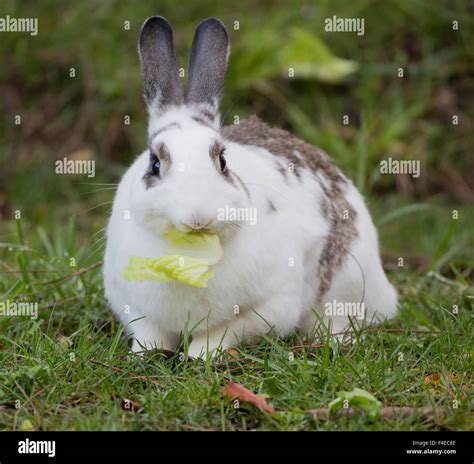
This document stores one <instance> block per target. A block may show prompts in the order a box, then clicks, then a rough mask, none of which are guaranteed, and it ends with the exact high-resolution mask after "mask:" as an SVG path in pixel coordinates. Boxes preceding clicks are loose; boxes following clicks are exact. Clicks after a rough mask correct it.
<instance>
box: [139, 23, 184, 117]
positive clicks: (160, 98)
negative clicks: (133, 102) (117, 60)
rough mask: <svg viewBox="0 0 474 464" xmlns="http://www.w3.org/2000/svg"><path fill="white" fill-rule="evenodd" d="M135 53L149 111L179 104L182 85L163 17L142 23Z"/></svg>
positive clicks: (170, 38)
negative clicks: (137, 55) (137, 57)
mask: <svg viewBox="0 0 474 464" xmlns="http://www.w3.org/2000/svg"><path fill="white" fill-rule="evenodd" d="M138 54H139V55H140V63H141V68H142V76H143V82H144V86H145V96H146V100H147V103H148V107H149V109H150V110H156V109H160V108H163V107H165V106H170V105H180V104H182V103H183V101H184V97H183V86H182V83H181V79H180V77H179V65H178V59H177V58H176V53H175V50H174V46H173V31H172V29H171V25H170V23H169V22H168V21H167V20H166V19H165V18H163V17H161V16H152V17H151V18H148V19H147V20H146V21H145V22H144V23H143V26H142V29H141V31H140V39H139V42H138Z"/></svg>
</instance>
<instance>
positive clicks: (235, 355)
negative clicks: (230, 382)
mask: <svg viewBox="0 0 474 464" xmlns="http://www.w3.org/2000/svg"><path fill="white" fill-rule="evenodd" d="M227 354H228V355H229V358H230V359H233V360H237V359H239V358H240V353H239V352H238V350H236V349H235V348H230V349H228V350H227Z"/></svg>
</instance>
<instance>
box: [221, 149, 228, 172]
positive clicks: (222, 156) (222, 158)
mask: <svg viewBox="0 0 474 464" xmlns="http://www.w3.org/2000/svg"><path fill="white" fill-rule="evenodd" d="M219 165H220V167H221V172H224V171H225V168H226V167H227V162H226V160H225V158H224V154H223V153H221V154H220V155H219Z"/></svg>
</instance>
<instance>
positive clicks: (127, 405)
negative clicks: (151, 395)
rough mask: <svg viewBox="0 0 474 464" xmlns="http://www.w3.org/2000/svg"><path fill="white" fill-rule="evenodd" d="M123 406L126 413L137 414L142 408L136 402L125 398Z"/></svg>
mask: <svg viewBox="0 0 474 464" xmlns="http://www.w3.org/2000/svg"><path fill="white" fill-rule="evenodd" d="M121 405H122V409H123V410H125V411H133V412H137V411H139V410H140V409H141V406H140V405H139V404H138V403H137V402H136V401H132V400H129V399H128V398H123V399H122V403H121Z"/></svg>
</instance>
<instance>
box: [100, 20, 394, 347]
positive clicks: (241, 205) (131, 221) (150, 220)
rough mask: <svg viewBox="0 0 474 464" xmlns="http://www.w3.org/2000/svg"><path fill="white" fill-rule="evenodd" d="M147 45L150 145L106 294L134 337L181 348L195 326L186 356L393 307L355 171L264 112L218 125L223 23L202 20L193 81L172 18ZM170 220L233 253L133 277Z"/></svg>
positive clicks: (125, 182) (154, 25) (114, 225)
mask: <svg viewBox="0 0 474 464" xmlns="http://www.w3.org/2000/svg"><path fill="white" fill-rule="evenodd" d="M139 55H140V61H141V68H142V75H143V79H144V86H145V94H146V101H147V104H148V109H149V115H150V120H149V130H148V149H147V150H146V151H145V152H143V153H142V154H141V155H140V156H138V158H137V159H136V160H135V162H134V163H133V164H132V166H131V167H130V168H129V169H128V171H127V172H126V174H125V175H124V177H123V178H122V180H121V182H120V185H119V187H118V190H117V193H116V197H115V201H114V205H113V210H112V215H111V218H110V222H109V224H108V228H107V248H106V252H105V260H104V284H105V294H106V297H107V299H108V301H109V303H110V306H111V307H112V310H113V311H114V313H115V314H116V315H117V316H118V317H119V318H120V320H121V321H122V322H123V323H124V324H125V325H126V326H127V329H128V330H129V331H130V332H131V333H132V334H133V338H134V343H133V346H132V349H133V350H134V351H142V350H143V349H151V348H154V347H158V348H164V349H168V350H175V349H177V347H178V344H179V340H180V334H181V333H183V332H184V331H185V330H188V331H191V329H193V330H192V339H191V342H190V344H189V355H190V356H202V355H204V354H205V353H206V352H209V353H210V354H211V355H213V354H215V353H216V348H218V347H219V346H220V347H221V348H223V349H225V348H228V347H230V346H232V345H235V344H236V343H238V342H239V341H240V340H249V339H254V338H258V336H261V335H262V334H265V333H267V332H269V331H270V330H272V331H273V333H276V334H278V335H279V336H285V335H287V334H290V333H292V332H294V331H296V330H302V331H304V332H310V331H311V330H312V329H313V328H314V325H315V323H316V322H317V321H318V318H319V317H316V314H318V315H319V316H320V317H321V318H322V319H323V320H324V321H326V322H328V323H329V322H330V324H331V330H332V333H337V332H340V331H341V330H343V329H345V328H346V327H348V325H349V319H348V316H354V320H355V321H356V322H365V323H371V322H374V321H377V320H383V319H385V318H387V317H392V316H394V315H395V313H396V306H397V295H396V292H395V289H394V287H393V286H392V285H391V284H390V283H389V281H388V280H387V277H386V276H385V274H384V271H383V269H382V265H381V262H380V257H379V250H378V240H377V232H376V230H375V227H374V225H373V223H372V220H371V218H370V215H369V212H368V210H367V207H366V205H365V203H364V200H363V199H362V197H361V195H360V194H359V192H358V191H357V189H356V188H355V187H354V185H353V184H352V182H351V181H350V180H348V179H347V178H346V177H345V176H344V175H343V174H342V173H341V172H340V171H339V170H338V169H337V168H336V167H335V166H334V165H333V164H332V162H331V161H330V159H329V158H328V157H327V155H326V154H325V153H323V152H322V151H320V150H319V149H317V148H314V147H313V146H311V145H309V144H307V143H305V142H303V141H301V140H299V139H297V138H296V137H294V136H293V135H291V134H290V133H288V132H286V131H283V130H280V129H274V128H270V127H269V126H267V125H266V124H265V123H264V122H262V121H261V120H259V119H258V118H256V117H252V118H250V119H248V120H246V121H243V122H240V124H236V125H231V126H227V127H224V128H221V127H220V117H219V102H220V99H221V96H222V93H223V86H224V77H225V71H226V66H227V59H228V55H229V40H228V35H227V31H226V29H225V27H224V25H223V24H222V22H221V21H219V20H217V19H214V18H211V19H207V20H205V21H203V22H202V23H201V24H200V25H199V27H198V28H197V30H196V34H195V37H194V41H193V45H192V50H191V55H190V60H189V68H188V79H187V89H186V93H184V92H183V88H182V84H181V80H180V76H179V67H178V61H177V58H176V54H175V51H174V46H173V36H172V30H171V26H170V25H169V23H168V22H167V21H166V19H164V18H162V17H158V16H156V17H151V18H149V19H147V20H146V22H145V23H144V25H143V27H142V30H141V33H140V40H139ZM225 213H227V215H226V214H225ZM238 213H240V214H242V213H248V217H247V219H248V218H249V217H253V219H254V220H253V221H250V220H248V221H242V220H241V219H242V217H234V216H232V215H233V214H238ZM172 226H175V227H176V228H177V229H179V230H181V231H185V232H186V231H191V230H195V229H202V230H204V231H208V232H210V233H214V234H217V235H218V236H219V238H220V241H221V244H222V247H223V250H224V256H223V259H222V260H221V261H220V262H218V263H217V265H216V266H215V271H216V273H215V277H214V278H213V279H211V280H210V281H209V282H208V286H207V288H196V287H192V286H189V285H186V284H184V283H181V282H165V283H161V282H158V281H153V280H150V281H142V282H129V281H126V280H124V279H123V278H122V277H121V273H122V270H123V269H124V268H125V267H126V266H127V264H128V259H129V257H130V256H132V255H135V256H143V257H149V258H154V257H158V256H160V255H162V254H163V240H164V239H163V233H164V232H165V231H167V230H168V229H169V228H170V227H172ZM354 308H356V309H357V308H359V309H360V308H361V309H363V310H365V313H358V314H357V315H356V313H355V312H354V311H353V310H354ZM351 311H352V312H351ZM361 317H363V318H364V320H363V321H362V319H361Z"/></svg>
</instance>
